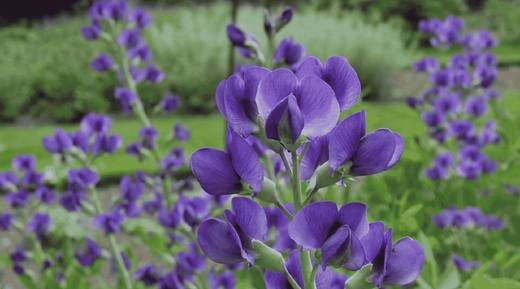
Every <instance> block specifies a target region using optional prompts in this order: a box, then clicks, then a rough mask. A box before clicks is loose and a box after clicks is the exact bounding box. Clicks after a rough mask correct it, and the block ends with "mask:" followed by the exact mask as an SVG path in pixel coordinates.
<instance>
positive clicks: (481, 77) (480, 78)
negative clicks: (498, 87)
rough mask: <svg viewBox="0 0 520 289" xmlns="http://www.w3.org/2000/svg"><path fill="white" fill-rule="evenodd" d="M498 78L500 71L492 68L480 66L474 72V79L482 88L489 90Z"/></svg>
mask: <svg viewBox="0 0 520 289" xmlns="http://www.w3.org/2000/svg"><path fill="white" fill-rule="evenodd" d="M497 76H498V69H497V68H496V67H492V66H485V65H479V66H477V67H476V68H475V70H474V71H473V78H475V80H476V81H477V82H478V83H479V84H480V86H481V87H482V88H489V87H490V86H491V85H493V82H494V81H495V79H496V78H497Z"/></svg>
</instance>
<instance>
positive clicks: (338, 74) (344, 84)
mask: <svg viewBox="0 0 520 289" xmlns="http://www.w3.org/2000/svg"><path fill="white" fill-rule="evenodd" d="M321 78H322V79H323V80H325V82H326V83H327V84H329V85H330V87H331V88H332V90H334V93H335V95H336V99H337V101H338V103H339V106H340V110H341V111H344V110H347V109H349V108H351V107H352V106H353V105H354V104H356V102H357V101H358V99H359V95H360V94H361V83H360V82H359V77H358V75H357V73H356V71H355V70H354V68H352V66H351V65H350V63H348V61H347V59H346V58H344V57H342V56H332V57H330V58H329V59H327V62H326V63H325V67H324V69H323V76H322V77H321Z"/></svg>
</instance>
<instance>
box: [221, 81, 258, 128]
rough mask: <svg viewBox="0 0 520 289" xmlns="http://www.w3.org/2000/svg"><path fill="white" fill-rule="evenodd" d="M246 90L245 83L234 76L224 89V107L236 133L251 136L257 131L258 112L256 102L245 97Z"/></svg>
mask: <svg viewBox="0 0 520 289" xmlns="http://www.w3.org/2000/svg"><path fill="white" fill-rule="evenodd" d="M245 90H246V88H245V86H244V81H243V80H242V79H241V78H240V77H239V76H236V75H232V76H231V77H230V78H229V79H228V80H227V83H226V87H225V89H224V105H225V112H226V117H227V120H228V121H229V125H230V126H231V127H233V129H234V130H235V131H236V132H238V133H240V134H242V135H244V136H249V135H250V134H251V133H252V132H253V131H254V130H255V125H256V115H257V114H258V112H257V111H256V105H255V103H254V102H253V101H254V100H251V99H249V98H248V97H247V96H246V95H245Z"/></svg>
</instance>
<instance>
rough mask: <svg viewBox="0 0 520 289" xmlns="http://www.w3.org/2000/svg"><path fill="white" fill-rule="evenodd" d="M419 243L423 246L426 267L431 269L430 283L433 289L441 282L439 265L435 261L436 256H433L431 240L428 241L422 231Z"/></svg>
mask: <svg viewBox="0 0 520 289" xmlns="http://www.w3.org/2000/svg"><path fill="white" fill-rule="evenodd" d="M419 242H420V243H421V245H422V246H423V249H424V256H425V261H426V265H427V267H428V269H430V270H429V272H428V273H429V275H430V276H429V277H430V283H431V285H432V286H433V287H437V284H438V282H439V278H438V276H437V274H438V270H439V267H438V265H437V261H436V260H435V256H434V255H433V251H432V246H431V243H430V240H428V237H427V236H426V235H425V234H424V233H423V232H422V231H420V232H419ZM423 271H424V269H423Z"/></svg>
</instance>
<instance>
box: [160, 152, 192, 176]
mask: <svg viewBox="0 0 520 289" xmlns="http://www.w3.org/2000/svg"><path fill="white" fill-rule="evenodd" d="M184 164H186V159H184V149H183V148H182V147H178V146H176V147H174V148H173V149H172V151H171V152H170V153H168V154H167V155H166V157H164V159H162V160H161V162H160V163H159V166H160V167H161V169H162V171H163V172H164V173H168V174H170V175H174V174H175V173H176V172H177V171H178V170H179V169H180V168H181V167H182V166H183V165H184Z"/></svg>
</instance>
